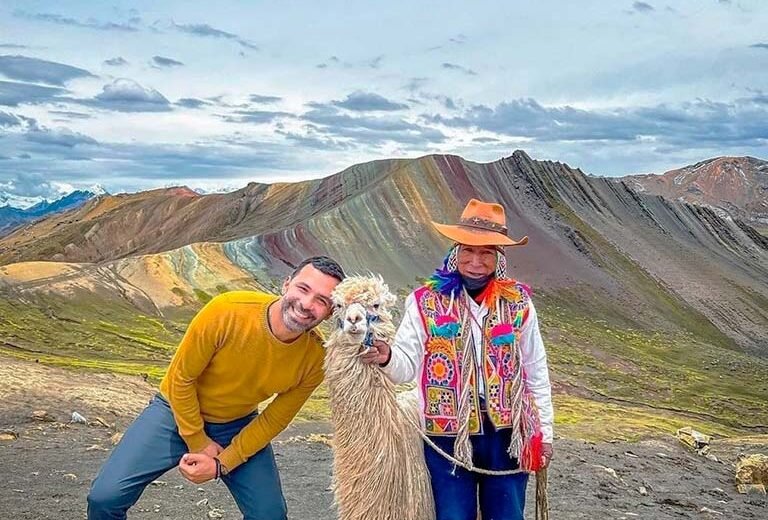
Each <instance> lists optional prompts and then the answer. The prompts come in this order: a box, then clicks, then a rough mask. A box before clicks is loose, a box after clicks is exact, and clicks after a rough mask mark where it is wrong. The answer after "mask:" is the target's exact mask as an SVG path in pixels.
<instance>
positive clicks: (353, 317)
mask: <svg viewBox="0 0 768 520" xmlns="http://www.w3.org/2000/svg"><path fill="white" fill-rule="evenodd" d="M362 319H363V318H362V316H360V315H359V314H352V315H351V316H347V321H348V322H350V323H351V324H352V325H354V324H356V323H357V322H358V321H360V320H362Z"/></svg>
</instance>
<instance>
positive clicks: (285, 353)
mask: <svg viewBox="0 0 768 520" xmlns="http://www.w3.org/2000/svg"><path fill="white" fill-rule="evenodd" d="M275 300H277V298H276V297H275V296H271V295H268V294H262V293H258V292H252V291H238V292H231V293H226V294H223V295H221V296H217V297H216V298H214V299H213V300H211V301H210V302H209V303H208V305H206V306H205V307H204V308H203V309H202V310H201V311H200V312H199V313H198V314H197V316H195V318H194V319H193V320H192V322H191V323H190V325H189V328H188V329H187V332H186V334H185V335H184V339H182V341H181V344H180V345H179V348H178V350H177V351H176V354H175V355H174V356H173V360H172V361H171V365H170V367H168V372H167V373H166V375H165V378H164V379H163V381H162V383H160V392H161V393H162V394H163V396H165V398H166V399H167V400H168V402H170V404H171V409H172V410H173V415H174V418H175V420H176V424H177V425H178V427H179V433H180V434H181V436H182V438H183V439H184V441H185V442H186V443H187V446H188V447H189V450H190V451H191V452H195V451H199V450H201V449H203V448H204V447H205V446H206V445H207V444H208V443H209V442H211V440H210V439H209V438H208V436H207V435H206V433H205V431H204V430H203V421H206V422H212V423H222V422H229V421H233V420H235V419H239V418H241V417H244V416H246V415H248V414H250V413H251V412H253V411H254V410H256V409H257V407H258V405H259V403H261V402H263V401H265V400H266V399H268V398H269V397H271V396H273V395H275V394H277V397H276V398H275V400H274V401H272V402H271V403H269V404H268V405H267V406H266V408H264V410H263V411H262V412H261V413H260V414H259V415H258V416H257V417H256V418H255V419H253V420H252V421H251V422H250V423H249V424H248V425H247V426H246V427H245V428H243V429H242V430H241V431H240V433H239V434H238V435H237V436H236V437H235V438H234V439H232V443H231V444H230V445H229V446H228V447H226V448H225V449H224V452H223V453H222V454H221V455H220V456H219V459H220V460H221V462H222V464H224V466H226V467H227V468H228V469H229V470H230V471H231V470H233V469H235V468H236V467H237V466H238V465H240V464H242V463H243V462H245V461H246V460H247V459H248V457H250V456H251V455H254V454H255V453H256V452H258V451H259V450H261V449H262V448H264V447H265V446H266V445H267V444H268V443H269V442H270V441H271V440H272V439H273V438H274V437H275V436H276V435H277V434H278V433H280V432H281V431H282V430H283V429H285V427H286V426H288V424H289V423H290V422H291V420H292V419H293V417H294V416H295V415H296V413H298V411H299V409H300V408H301V406H302V405H303V404H304V402H305V401H306V400H307V398H309V396H310V394H311V393H312V391H313V390H314V389H315V388H316V387H317V386H318V385H319V384H320V383H321V382H322V380H323V355H324V354H323V348H322V338H321V337H320V336H319V334H318V333H317V332H315V331H310V332H307V333H304V334H302V335H301V336H300V337H299V338H298V339H296V340H295V341H293V342H291V343H283V342H282V341H280V340H278V339H277V338H275V337H274V336H273V335H272V332H271V331H270V329H269V325H268V324H267V309H268V307H269V305H270V304H271V303H272V302H274V301H275Z"/></svg>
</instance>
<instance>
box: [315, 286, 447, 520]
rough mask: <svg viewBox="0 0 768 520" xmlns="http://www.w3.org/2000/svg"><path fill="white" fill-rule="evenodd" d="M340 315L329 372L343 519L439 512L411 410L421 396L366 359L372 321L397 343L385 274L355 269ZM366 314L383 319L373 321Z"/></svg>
mask: <svg viewBox="0 0 768 520" xmlns="http://www.w3.org/2000/svg"><path fill="white" fill-rule="evenodd" d="M333 301H334V304H335V306H336V310H335V312H334V321H335V323H336V324H338V325H340V326H339V327H338V328H337V329H336V330H335V331H334V332H333V333H332V334H331V335H330V337H329V338H328V341H326V344H325V346H326V349H327V350H326V356H325V372H326V382H327V384H328V393H329V396H330V406H331V421H332V423H333V430H334V437H333V473H334V494H335V499H336V505H337V507H338V510H339V519H340V520H433V519H434V515H435V513H434V501H433V498H432V489H431V486H430V480H429V474H428V472H427V468H426V464H425V462H424V452H423V447H422V446H423V445H422V441H421V438H420V437H419V434H418V432H416V431H415V430H414V427H413V426H412V425H411V424H410V423H409V422H407V421H406V419H405V416H404V413H409V414H411V416H412V417H418V410H417V406H418V404H417V401H414V399H408V398H404V399H400V402H401V404H402V405H403V406H404V407H405V408H406V409H407V411H405V412H404V411H403V410H402V409H401V408H400V406H399V405H398V398H397V397H396V394H395V387H394V385H393V384H392V382H391V381H389V379H388V378H387V377H386V376H385V375H384V374H383V373H382V371H381V369H380V368H379V367H378V366H375V365H373V366H372V365H367V364H364V363H363V362H362V361H361V360H360V355H361V353H362V352H363V351H364V350H365V347H363V346H362V343H363V340H364V338H365V335H366V332H367V331H368V327H371V328H372V330H373V333H374V337H375V338H376V339H381V340H384V341H386V342H388V343H389V344H392V339H393V338H394V335H395V327H394V325H393V323H392V315H391V314H390V311H389V307H390V306H392V305H393V304H394V303H395V297H394V296H393V295H392V294H391V293H390V292H389V288H388V287H387V285H386V284H385V283H384V281H383V280H382V279H381V277H375V276H369V277H363V276H352V277H348V278H346V279H345V280H344V281H343V282H341V283H340V284H339V285H338V286H337V287H336V289H335V291H334V293H333ZM366 314H370V315H375V316H377V317H378V321H374V322H372V323H370V325H368V324H367V320H366Z"/></svg>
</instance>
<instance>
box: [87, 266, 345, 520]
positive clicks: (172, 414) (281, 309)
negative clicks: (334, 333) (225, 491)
mask: <svg viewBox="0 0 768 520" xmlns="http://www.w3.org/2000/svg"><path fill="white" fill-rule="evenodd" d="M343 278H344V273H343V271H342V269H341V267H340V266H339V264H337V263H336V262H335V261H333V260H332V259H330V258H328V257H313V258H309V259H307V260H305V261H304V262H302V263H301V264H300V265H299V266H298V267H297V268H296V269H295V271H294V272H293V274H292V275H291V276H290V277H288V279H287V280H286V281H285V283H284V284H283V288H282V296H280V297H279V298H278V297H277V296H271V295H268V294H262V293H258V292H249V291H241V292H231V293H226V294H223V295H221V296H218V297H216V298H214V299H213V300H211V301H210V302H209V303H208V305H206V306H205V307H204V308H203V309H202V310H201V311H200V312H199V313H198V314H197V316H195V318H194V319H193V320H192V322H191V323H190V325H189V328H188V329H187V332H186V334H185V335H184V339H182V341H181V344H180V345H179V348H178V350H177V351H176V354H175V355H174V357H173V360H172V361H171V364H170V366H169V367H168V372H167V373H166V376H165V378H164V379H163V381H162V383H161V384H160V393H158V394H157V395H156V396H155V397H154V398H153V399H152V401H150V404H149V406H148V407H147V408H146V409H145V410H144V411H143V412H142V413H141V415H139V417H138V418H137V419H136V421H135V422H134V423H133V424H132V425H131V426H130V427H129V428H128V430H126V432H125V435H124V436H123V439H122V440H121V441H120V444H118V445H117V447H116V448H115V449H114V451H113V452H112V454H111V455H110V457H109V459H108V460H107V462H106V463H105V464H104V466H103V467H102V468H101V471H99V474H98V475H97V476H96V479H95V480H94V482H93V485H92V486H91V491H90V493H89V494H88V519H89V520H106V519H124V518H126V513H127V511H128V509H129V508H130V507H131V506H133V504H135V503H136V501H137V500H138V499H139V496H141V493H142V492H143V491H144V488H145V487H146V486H147V485H149V483H150V482H152V481H153V480H155V479H157V478H158V477H159V476H160V475H162V474H163V473H165V472H166V471H168V470H169V469H171V468H173V467H176V466H178V468H179V470H180V471H181V473H182V475H184V477H185V478H187V479H188V480H190V481H191V482H194V483H202V482H206V481H208V480H211V479H215V478H221V479H222V480H223V481H224V483H225V484H226V485H227V487H228V488H229V490H230V492H231V493H232V496H233V497H234V499H235V502H236V503H237V506H238V507H239V508H240V511H241V512H242V513H243V516H244V519H245V520H285V518H287V516H286V505H285V499H284V498H283V493H282V489H281V486H280V478H279V475H278V473H277V467H276V465H275V458H274V455H273V453H272V447H271V445H270V441H271V440H272V439H273V438H274V437H275V436H276V435H277V434H278V433H280V432H281V431H282V430H283V429H285V427H286V426H288V424H289V423H290V422H291V420H292V419H293V417H294V416H295V415H296V413H297V412H298V411H299V409H300V408H301V406H302V405H303V404H304V402H305V401H306V400H307V398H309V396H310V394H311V393H312V391H313V390H314V389H315V388H316V387H317V386H318V385H319V384H320V383H321V382H322V380H323V348H322V338H321V337H320V336H319V334H318V333H317V332H315V331H314V330H312V329H313V328H314V327H315V326H316V325H318V324H319V323H320V322H321V321H323V320H324V319H326V318H327V317H328V316H330V314H331V312H332V304H331V291H333V289H334V288H335V287H336V285H337V284H338V283H339V282H340V281H341V280H342V279H343ZM273 395H276V397H275V399H274V400H273V401H272V402H271V403H269V404H268V405H267V406H266V407H265V408H264V410H263V411H262V412H261V413H259V412H258V405H259V404H260V403H261V402H263V401H265V400H266V399H267V398H269V397H271V396H273Z"/></svg>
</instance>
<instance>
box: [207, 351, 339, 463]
mask: <svg viewBox="0 0 768 520" xmlns="http://www.w3.org/2000/svg"><path fill="white" fill-rule="evenodd" d="M323 376H324V371H323V361H322V357H320V359H319V360H318V362H316V363H315V364H314V365H313V367H312V369H311V371H310V372H309V374H308V375H307V376H305V377H304V378H302V380H301V381H300V382H299V384H298V385H297V386H295V387H293V388H292V389H290V390H288V391H287V392H285V393H282V394H278V396H277V397H276V398H275V399H274V400H273V401H272V402H271V403H269V404H268V405H267V406H266V408H264V411H263V412H261V413H260V414H259V415H257V416H256V417H255V418H254V419H253V420H252V421H251V422H250V423H248V425H247V426H246V427H245V428H243V429H242V430H241V431H240V433H238V434H237V435H236V436H235V437H234V438H233V439H232V442H231V443H230V445H229V446H227V447H226V448H225V449H224V451H223V452H221V454H220V455H219V460H220V461H221V463H222V464H223V465H224V466H225V467H226V468H227V469H228V470H229V471H232V470H234V469H235V468H236V467H238V466H239V465H240V464H242V463H243V462H245V461H246V460H248V458H249V457H251V456H253V455H255V454H256V453H258V452H259V451H261V450H262V449H263V448H264V447H265V446H266V445H267V444H269V443H270V441H272V439H274V438H275V437H276V436H277V434H278V433H280V432H281V431H283V430H284V429H285V428H286V427H287V426H288V425H289V424H290V422H291V421H292V420H293V418H294V417H295V416H296V414H297V413H298V412H299V410H300V409H301V407H302V406H303V405H304V403H305V402H306V401H307V399H309V396H310V395H312V392H313V391H314V390H315V388H317V387H318V386H319V385H320V383H322V382H323Z"/></svg>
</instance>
